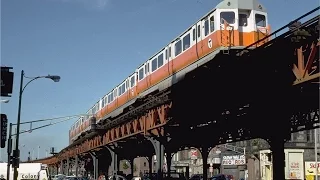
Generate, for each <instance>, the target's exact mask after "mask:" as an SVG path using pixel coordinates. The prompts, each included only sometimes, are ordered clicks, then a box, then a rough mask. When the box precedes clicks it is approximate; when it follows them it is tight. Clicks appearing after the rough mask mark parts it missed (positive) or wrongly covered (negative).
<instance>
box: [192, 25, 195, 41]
mask: <svg viewBox="0 0 320 180" xmlns="http://www.w3.org/2000/svg"><path fill="white" fill-rule="evenodd" d="M195 40H196V29H195V28H193V30H192V41H195Z"/></svg>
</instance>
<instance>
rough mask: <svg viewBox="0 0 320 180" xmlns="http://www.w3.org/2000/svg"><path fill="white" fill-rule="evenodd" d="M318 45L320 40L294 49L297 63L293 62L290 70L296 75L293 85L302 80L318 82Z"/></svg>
mask: <svg viewBox="0 0 320 180" xmlns="http://www.w3.org/2000/svg"><path fill="white" fill-rule="evenodd" d="M319 47H320V41H315V42H312V43H311V44H309V45H308V44H307V45H306V46H305V47H303V46H301V47H300V48H298V49H296V52H295V53H296V55H297V60H298V61H297V64H293V68H292V71H293V73H294V75H295V77H296V80H295V81H294V82H293V85H298V84H301V83H304V82H310V81H313V82H319V78H320V72H319V55H318V56H317V54H319Z"/></svg>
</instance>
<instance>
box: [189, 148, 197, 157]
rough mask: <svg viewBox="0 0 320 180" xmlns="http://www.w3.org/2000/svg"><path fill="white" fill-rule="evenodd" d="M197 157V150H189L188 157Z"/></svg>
mask: <svg viewBox="0 0 320 180" xmlns="http://www.w3.org/2000/svg"><path fill="white" fill-rule="evenodd" d="M197 158H198V151H197V150H195V149H191V150H190V159H197Z"/></svg>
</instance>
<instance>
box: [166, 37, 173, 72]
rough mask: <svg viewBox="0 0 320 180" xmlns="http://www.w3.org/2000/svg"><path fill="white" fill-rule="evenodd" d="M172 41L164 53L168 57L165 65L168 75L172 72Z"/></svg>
mask: <svg viewBox="0 0 320 180" xmlns="http://www.w3.org/2000/svg"><path fill="white" fill-rule="evenodd" d="M172 47H173V45H172V43H170V44H169V45H168V47H167V49H166V54H167V57H168V63H167V66H168V73H169V75H170V74H172V73H173V62H172V60H173V57H172Z"/></svg>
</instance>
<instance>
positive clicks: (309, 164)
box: [305, 161, 320, 176]
mask: <svg viewBox="0 0 320 180" xmlns="http://www.w3.org/2000/svg"><path fill="white" fill-rule="evenodd" d="M317 164H318V174H320V162H318V163H317ZM305 172H306V176H308V175H312V176H314V175H316V163H315V162H314V161H306V162H305Z"/></svg>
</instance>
